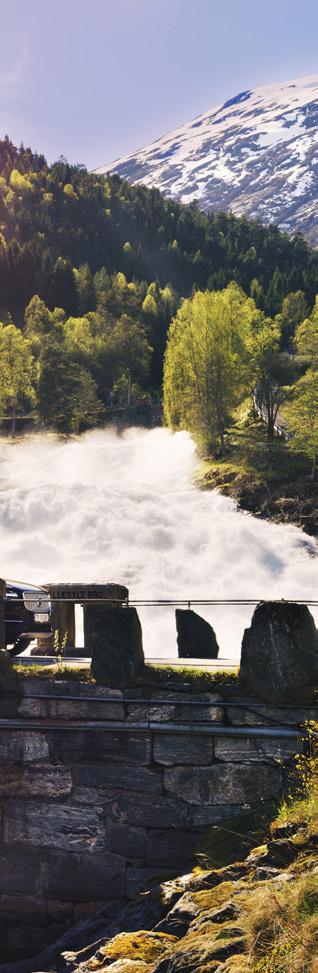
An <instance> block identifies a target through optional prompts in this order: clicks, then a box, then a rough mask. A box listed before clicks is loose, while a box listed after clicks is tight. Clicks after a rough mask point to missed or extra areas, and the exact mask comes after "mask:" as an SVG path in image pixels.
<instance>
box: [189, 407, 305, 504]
mask: <svg viewBox="0 0 318 973" xmlns="http://www.w3.org/2000/svg"><path fill="white" fill-rule="evenodd" d="M308 475H309V464H308V462H307V461H306V460H305V459H304V457H302V456H300V455H299V454H298V453H295V452H293V449H292V445H291V444H290V443H289V444H287V442H286V441H284V440H283V439H281V438H279V437H275V439H274V440H273V441H272V442H269V441H268V439H267V432H266V425H265V423H264V422H262V421H261V420H260V419H259V418H258V416H257V415H256V413H255V411H254V409H253V407H252V406H251V400H250V398H247V399H245V400H244V402H243V403H242V404H241V405H240V406H239V408H238V409H237V410H236V412H235V413H234V416H233V421H232V423H231V424H230V425H229V427H228V430H227V433H226V437H225V451H224V456H223V457H221V458H218V459H216V458H214V457H208V458H206V459H205V460H203V461H202V463H201V466H200V467H199V470H198V473H197V477H196V482H197V485H198V486H199V487H201V488H211V487H212V488H213V487H215V486H221V487H222V490H223V492H225V493H226V492H231V491H232V490H233V487H234V486H235V484H237V485H239V484H241V483H242V482H243V481H244V480H249V481H250V483H251V484H253V485H254V487H255V488H256V487H260V486H263V487H266V486H268V487H274V486H279V485H280V484H281V485H286V484H288V483H289V482H292V481H294V480H295V479H298V478H299V477H306V476H308Z"/></svg>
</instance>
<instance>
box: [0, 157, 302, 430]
mask: <svg viewBox="0 0 318 973" xmlns="http://www.w3.org/2000/svg"><path fill="white" fill-rule="evenodd" d="M317 278H318V252H317V251H313V250H310V248H309V247H308V246H307V244H306V243H305V241H304V240H303V238H302V237H301V236H298V237H297V236H296V237H295V238H294V239H293V240H291V239H289V238H288V237H287V235H285V234H282V233H280V232H279V231H278V230H277V228H276V227H275V226H270V227H267V228H265V227H263V226H262V225H261V224H260V223H258V222H249V221H248V220H246V219H245V218H235V217H232V216H226V215H225V214H224V213H211V214H208V215H207V214H203V213H201V212H200V211H199V210H198V209H197V207H196V206H195V205H190V206H189V207H185V206H182V205H179V204H177V203H176V202H173V201H171V200H167V199H164V198H163V197H162V196H161V194H160V192H159V191H158V190H149V189H146V188H145V187H142V186H131V185H129V184H128V183H127V182H123V181H121V180H120V179H119V178H118V177H117V176H115V175H114V176H109V177H104V176H97V175H95V174H89V173H88V172H87V171H86V170H85V169H84V168H83V167H81V166H70V165H68V163H67V162H66V161H65V160H64V159H61V160H59V161H58V162H57V163H55V164H54V165H53V166H48V165H47V163H46V161H45V159H44V157H43V156H41V155H37V154H34V153H32V152H31V150H30V149H25V148H24V147H23V146H21V147H20V149H17V148H15V147H14V146H13V145H12V143H11V142H10V141H9V139H7V138H6V139H4V141H2V142H0V320H2V322H3V326H2V329H1V334H0V347H1V376H0V377H1V402H0V405H1V414H2V415H4V414H11V413H13V414H15V413H19V412H21V411H24V410H25V409H29V410H30V409H33V410H34V413H35V414H36V415H38V416H39V417H40V418H41V420H42V422H44V423H49V424H52V423H53V424H55V425H58V424H62V425H64V427H65V428H74V429H77V428H79V427H80V426H81V425H82V423H84V424H85V422H86V423H87V424H91V423H92V422H93V421H94V417H95V419H96V420H98V419H99V418H101V416H102V412H103V407H104V406H105V404H107V403H108V402H109V397H110V396H112V395H113V396H114V395H115V396H117V398H119V399H120V396H123V397H125V395H126V394H127V384H128V381H129V383H130V385H131V387H132V388H133V393H134V394H135V395H136V396H138V395H140V394H142V393H143V392H144V391H147V390H154V389H157V390H158V389H160V388H161V382H162V362H163V354H164V349H165V344H166V335H167V330H168V328H169V325H170V322H171V320H172V318H173V317H174V316H175V313H176V311H177V308H178V306H179V304H180V299H181V298H182V297H184V296H189V295H191V293H192V291H193V290H196V289H199V290H205V289H206V288H208V289H209V290H220V289H222V288H223V287H225V286H226V285H227V284H228V283H229V282H231V281H236V282H237V283H238V284H239V285H240V286H241V287H242V288H243V289H244V291H245V292H246V294H247V295H250V296H252V297H253V298H254V300H255V302H256V305H257V307H258V308H261V309H262V310H263V311H264V313H265V314H266V315H271V316H273V315H274V314H276V313H277V312H279V311H280V310H281V305H282V301H283V299H284V298H285V297H286V295H288V294H289V293H290V292H293V293H294V292H299V291H300V292H302V295H303V297H302V300H303V304H304V306H305V307H307V308H308V310H309V311H310V309H311V308H312V306H313V303H314V298H315V294H316V290H317ZM35 296H36V300H35ZM30 302H31V303H30ZM56 309H58V310H56ZM298 323H299V322H298V320H297V321H296V324H298ZM288 327H289V324H288V321H287V324H286V328H287V331H288ZM293 327H294V323H293V321H292V320H291V323H290V328H291V330H293ZM21 332H22V334H21ZM22 337H23V342H22V343H21V339H22ZM12 362H14V363H15V364H14V367H12ZM17 362H19V363H20V364H19V365H18V367H17ZM19 376H20V377H19ZM4 389H6V395H5V394H4ZM41 389H42V391H41ZM43 390H44V391H43ZM74 396H75V399H74ZM84 397H85V398H86V400H87V401H88V402H89V403H90V405H89V408H88V409H87V410H86V413H85V409H84V407H83V398H84ZM74 403H77V406H76V407H75V404H74ZM74 417H75V418H74ZM73 418H74V421H73Z"/></svg>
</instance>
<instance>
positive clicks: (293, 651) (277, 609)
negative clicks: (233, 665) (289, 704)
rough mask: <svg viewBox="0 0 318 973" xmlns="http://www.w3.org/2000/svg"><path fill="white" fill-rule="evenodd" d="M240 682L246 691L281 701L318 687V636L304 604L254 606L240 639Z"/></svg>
mask: <svg viewBox="0 0 318 973" xmlns="http://www.w3.org/2000/svg"><path fill="white" fill-rule="evenodd" d="M240 682H241V685H242V686H243V687H244V689H246V690H247V691H248V692H253V693H257V694H258V695H260V696H261V697H263V698H264V699H269V700H282V701H283V700H287V701H289V700H290V698H291V697H292V696H293V695H294V696H295V695H297V690H299V689H301V688H304V687H313V686H315V685H317V684H318V636H317V631H316V627H315V623H314V620H313V617H312V615H311V614H310V611H309V609H308V608H307V606H306V605H295V604H293V603H292V602H288V601H286V602H283V601H280V602H275V601H268V602H262V603H261V604H260V605H258V606H257V608H256V609H255V612H254V615H253V618H252V623H251V627H250V628H247V629H246V630H245V632H244V636H243V642H242V657H241V669H240Z"/></svg>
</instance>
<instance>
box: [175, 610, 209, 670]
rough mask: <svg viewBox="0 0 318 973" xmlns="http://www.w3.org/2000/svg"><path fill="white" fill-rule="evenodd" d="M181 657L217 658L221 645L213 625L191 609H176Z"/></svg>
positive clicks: (179, 654) (179, 653)
mask: <svg viewBox="0 0 318 973" xmlns="http://www.w3.org/2000/svg"><path fill="white" fill-rule="evenodd" d="M176 625H177V642H178V656H179V658H180V659H217V657H218V654H219V646H218V643H217V640H216V635H215V632H214V630H213V628H212V625H209V622H206V621H205V619H204V618H201V616H200V615H197V613H196V612H194V611H192V610H191V609H186V610H183V609H180V608H177V610H176Z"/></svg>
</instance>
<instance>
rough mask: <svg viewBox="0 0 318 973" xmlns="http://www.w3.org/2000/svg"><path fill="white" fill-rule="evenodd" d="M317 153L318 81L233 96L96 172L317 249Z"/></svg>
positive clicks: (266, 87)
mask: <svg viewBox="0 0 318 973" xmlns="http://www.w3.org/2000/svg"><path fill="white" fill-rule="evenodd" d="M317 148H318V73H317V75H311V76H308V77H305V78H301V79H296V80H294V81H288V82H283V83H280V84H274V85H273V84H271V85H264V86H262V87H258V88H255V89H254V90H250V89H247V90H245V91H242V92H239V93H238V94H237V95H235V96H234V97H233V98H230V99H228V100H227V101H225V102H224V103H223V104H219V105H217V106H215V107H214V108H212V109H210V110H209V111H207V112H204V113H203V114H201V115H197V116H196V117H195V118H194V119H192V120H191V121H190V122H188V123H186V124H185V125H183V126H179V127H178V128H175V129H173V130H172V131H170V132H169V133H167V134H165V135H164V136H162V137H161V138H158V139H156V140H155V141H153V142H151V143H149V144H148V145H146V146H145V147H144V148H142V149H137V150H136V151H135V152H134V153H132V154H129V155H126V156H123V157H121V158H119V159H116V160H115V161H114V162H112V163H111V164H108V165H106V166H101V167H99V168H97V169H96V170H95V172H96V173H104V172H105V173H106V172H110V173H115V172H117V173H118V174H119V175H120V176H121V177H122V178H126V179H127V180H128V181H129V182H132V183H135V182H138V183H142V184H144V185H145V186H148V187H151V186H153V187H156V188H158V189H160V190H161V191H162V192H163V193H164V194H165V195H166V196H168V197H171V198H175V199H177V200H178V201H179V202H182V203H185V202H189V203H190V202H193V201H196V202H197V203H198V204H199V206H200V208H201V209H203V210H209V209H221V210H224V211H225V212H232V213H234V215H241V214H244V215H246V216H247V217H248V218H249V219H260V220H261V221H262V222H264V223H271V222H274V223H277V224H278V226H279V228H280V229H281V230H286V231H288V232H289V233H292V234H294V233H297V232H303V234H304V235H305V236H306V238H307V240H308V242H309V243H311V244H314V245H317V244H318V205H317V203H318V153H317ZM287 149H288V151H286V150H287Z"/></svg>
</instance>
